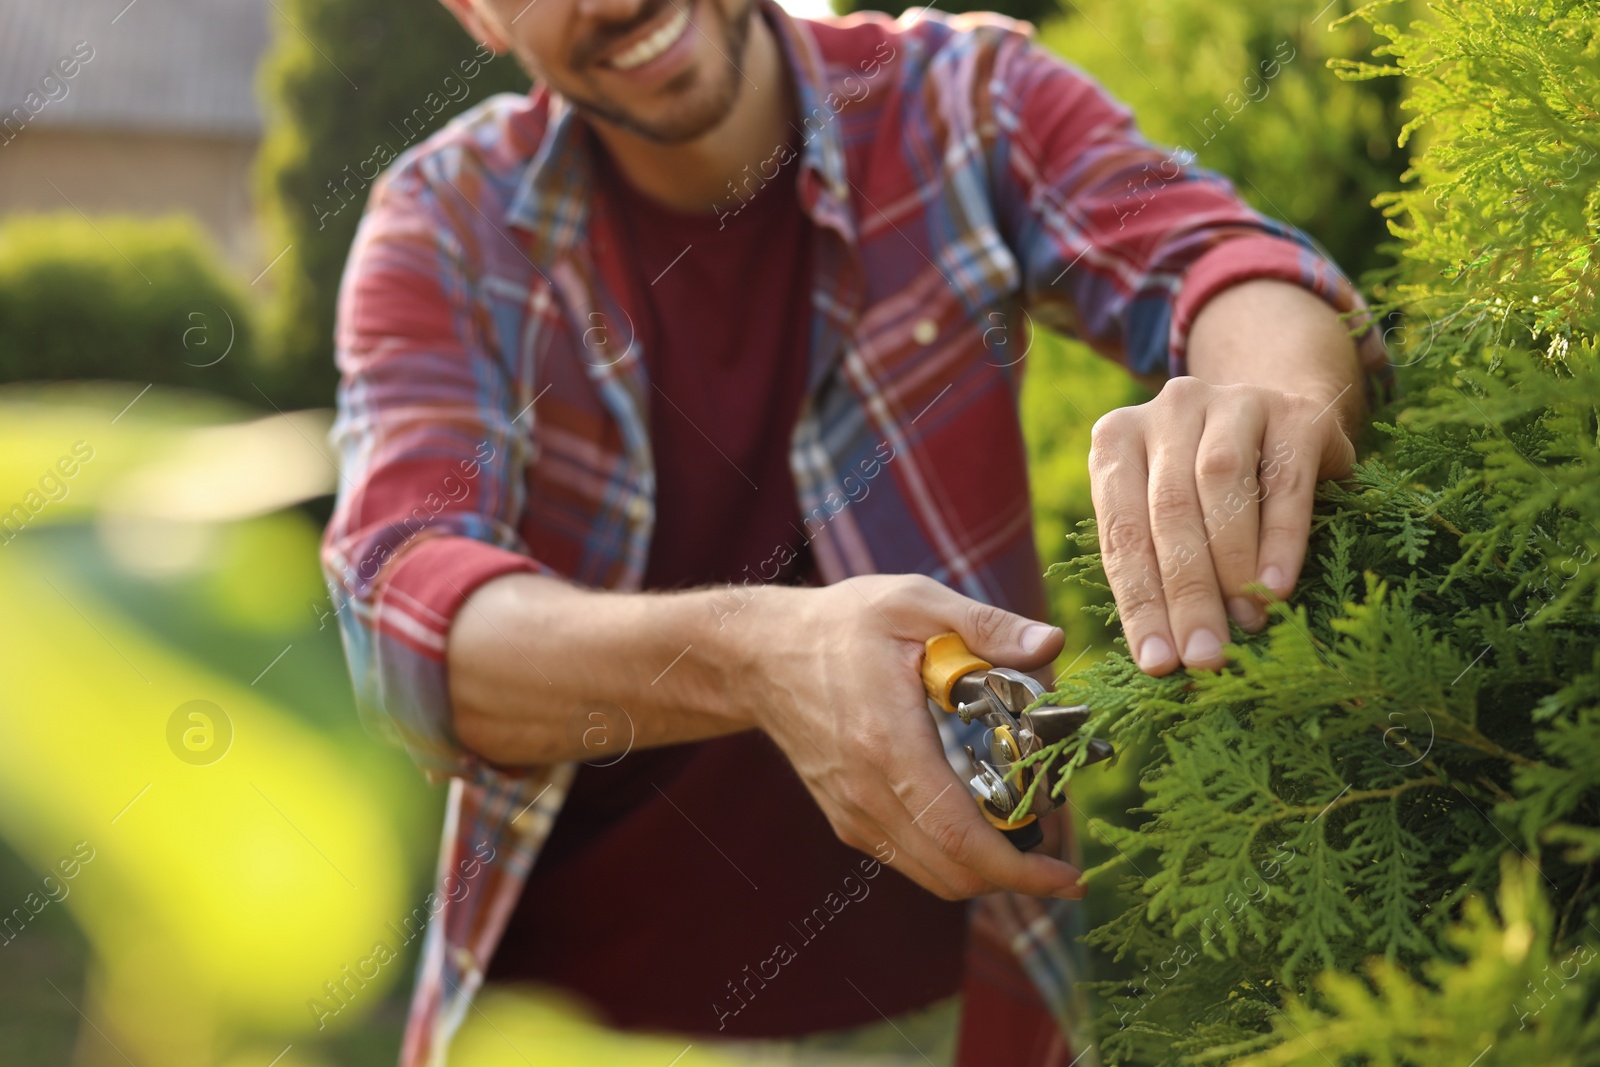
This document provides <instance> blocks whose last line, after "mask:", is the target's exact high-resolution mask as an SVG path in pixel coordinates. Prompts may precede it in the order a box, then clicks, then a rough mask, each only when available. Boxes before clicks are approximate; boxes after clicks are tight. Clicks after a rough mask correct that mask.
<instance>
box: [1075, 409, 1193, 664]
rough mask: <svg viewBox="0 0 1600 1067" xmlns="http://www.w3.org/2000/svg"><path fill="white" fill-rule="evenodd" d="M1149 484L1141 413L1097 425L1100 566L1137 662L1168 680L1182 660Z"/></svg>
mask: <svg viewBox="0 0 1600 1067" xmlns="http://www.w3.org/2000/svg"><path fill="white" fill-rule="evenodd" d="M1148 479H1149V476H1148V473H1147V471H1146V468H1145V440H1144V427H1143V420H1142V416H1141V413H1140V409H1137V408H1122V409H1120V410H1117V411H1113V412H1111V413H1110V414H1108V415H1106V416H1105V417H1103V418H1101V419H1100V420H1099V421H1098V422H1096V423H1095V424H1094V430H1093V432H1092V433H1091V434H1090V445H1089V493H1090V498H1091V500H1092V501H1093V504H1094V513H1095V516H1096V518H1097V519H1098V524H1097V525H1098V527H1099V534H1100V559H1101V563H1102V565H1103V566H1104V567H1105V571H1106V578H1107V580H1108V581H1109V583H1110V585H1111V594H1112V596H1113V597H1114V598H1115V599H1116V602H1117V615H1118V617H1120V618H1121V620H1122V629H1123V633H1124V635H1125V636H1126V638H1127V641H1128V649H1129V650H1130V651H1131V652H1132V653H1133V658H1134V659H1135V660H1136V661H1137V662H1138V664H1139V668H1140V669H1141V670H1143V671H1145V672H1146V673H1148V674H1166V673H1168V672H1169V671H1171V670H1173V668H1175V667H1177V665H1178V654H1177V650H1176V646H1175V645H1174V643H1173V639H1172V632H1171V630H1170V629H1169V628H1168V626H1167V607H1166V600H1165V598H1164V597H1163V595H1162V588H1161V565H1160V562H1159V560H1157V558H1156V550H1155V544H1154V542H1153V541H1152V540H1151V537H1150V509H1149V502H1148V499H1147V496H1148V488H1149V480H1148Z"/></svg>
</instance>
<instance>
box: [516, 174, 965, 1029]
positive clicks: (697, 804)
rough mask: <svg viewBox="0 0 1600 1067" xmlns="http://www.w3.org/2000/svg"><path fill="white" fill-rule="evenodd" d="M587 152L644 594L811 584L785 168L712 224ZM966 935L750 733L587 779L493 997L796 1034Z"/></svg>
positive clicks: (826, 1023) (958, 953) (939, 983)
mask: <svg viewBox="0 0 1600 1067" xmlns="http://www.w3.org/2000/svg"><path fill="white" fill-rule="evenodd" d="M594 147H595V155H596V157H597V160H598V166H597V171H598V173H599V179H598V180H599V181H600V183H601V185H602V187H603V190H604V192H603V195H602V196H600V197H597V198H596V200H595V203H596V205H597V207H600V206H601V205H603V204H606V203H609V204H610V205H611V206H612V209H613V210H615V211H617V213H618V216H619V221H620V222H621V223H622V224H623V225H622V227H621V228H620V231H619V232H623V233H626V234H628V236H629V240H630V258H631V261H632V263H633V265H634V271H633V275H634V277H633V284H634V285H635V287H636V293H637V295H638V296H639V297H640V299H639V300H638V301H636V302H634V306H636V307H642V308H645V309H647V314H648V316H649V319H650V321H647V322H642V323H637V324H635V328H636V329H637V331H638V337H639V341H640V343H641V344H642V345H643V346H644V358H645V362H646V366H647V367H648V369H649V374H650V379H651V382H652V394H653V395H652V398H651V400H652V402H651V409H650V419H651V429H650V436H651V445H652V448H653V451H654V455H655V464H656V486H657V490H656V527H655V534H654V538H653V540H652V542H651V549H650V560H649V565H648V567H647V570H646V578H645V585H646V586H647V587H648V588H652V589H671V588H681V587H688V586H698V585H705V584H707V583H722V582H727V581H734V582H741V581H743V580H745V579H746V578H747V577H749V576H751V575H756V574H758V573H759V571H760V570H761V568H762V565H763V564H766V570H767V572H768V573H770V571H771V563H770V562H769V561H771V560H773V559H774V558H777V559H784V558H787V557H788V556H789V552H779V551H778V549H779V548H780V546H786V547H787V548H788V549H789V550H791V551H792V552H793V553H794V559H793V560H792V562H791V563H790V564H789V565H788V566H787V567H785V568H784V570H783V573H781V574H780V575H779V578H778V579H777V580H778V581H785V582H801V583H811V582H814V581H815V575H814V564H813V562H812V558H811V554H810V552H809V550H808V549H807V547H806V535H805V531H804V527H803V526H802V525H801V524H800V514H799V507H798V504H797V503H796V497H795V487H794V481H793V477H792V476H791V474H790V471H789V464H788V455H789V435H790V430H791V428H792V427H793V426H794V425H795V421H796V418H797V415H798V412H799V406H800V403H801V402H802V399H803V397H804V395H805V375H806V366H807V351H808V348H807V342H808V338H809V335H810V311H811V307H810V297H811V288H812V279H811V270H810V267H811V254H810V252H811V243H812V241H813V239H814V233H813V227H812V224H811V222H810V220H809V219H808V218H807V217H806V215H805V214H804V212H803V211H802V210H801V208H800V204H799V199H798V194H797V192H796V188H795V174H796V167H795V165H794V164H792V163H791V164H789V165H787V166H785V167H783V168H782V170H781V172H780V174H779V176H778V177H777V178H776V179H775V180H774V181H773V182H771V183H770V184H769V185H768V186H767V187H766V188H764V189H762V190H760V191H759V192H758V193H757V194H756V195H754V196H753V197H752V198H751V199H750V200H749V202H748V203H747V204H745V206H743V207H742V208H741V209H740V210H739V212H738V214H737V215H733V216H731V217H727V216H724V217H722V219H721V220H720V222H719V218H718V216H717V215H715V214H709V213H708V214H705V215H699V214H683V213H680V212H676V211H672V210H670V209H668V208H665V207H663V206H661V205H660V204H657V203H655V202H654V201H652V200H649V199H648V198H646V197H645V196H644V195H643V194H641V193H639V192H638V191H636V190H634V189H632V188H631V187H630V186H628V184H627V183H626V181H625V180H624V179H623V177H622V176H621V175H620V174H619V173H618V172H617V171H616V170H615V168H614V166H612V165H611V164H609V162H607V161H606V159H605V153H604V151H603V150H602V149H600V147H599V146H598V144H596V145H595V146H594ZM726 206H728V205H725V208H726ZM731 206H737V205H731ZM600 209H604V208H603V207H600ZM747 567H748V568H749V570H748V572H747V571H746V568H747ZM734 603H735V601H733V600H732V599H731V598H730V599H729V602H728V606H729V607H730V608H731V607H732V606H733V605H734ZM724 624H725V625H728V626H737V625H739V617H738V615H737V614H736V613H734V614H730V615H727V616H726V617H725V618H724ZM869 873H870V874H871V875H872V877H870V878H869V877H867V875H868V874H869ZM965 934H966V907H965V905H963V904H959V903H950V902H947V901H942V900H940V899H938V898H937V897H935V896H934V895H932V894H931V893H928V892H926V891H925V890H923V889H921V888H919V887H917V886H916V885H915V884H913V883H912V882H911V881H909V880H908V879H906V878H904V877H903V876H901V875H900V874H898V873H897V872H895V871H893V870H891V869H889V868H888V867H879V866H877V865H875V864H873V863H872V862H871V861H870V860H868V859H866V858H865V857H863V856H862V855H861V853H858V852H856V851H854V850H853V849H850V848H847V847H846V846H845V845H843V844H840V843H839V841H838V840H837V838H835V837H834V834H833V830H832V829H831V827H829V825H828V822H827V820H826V819H825V818H824V817H823V815H822V812H821V811H820V810H819V809H818V808H817V806H816V803H815V801H813V800H812V799H811V796H810V794H809V793H808V792H807V791H806V788H805V786H804V785H802V784H801V782H800V779H799V777H798V776H797V775H796V774H795V772H794V770H793V769H792V768H791V767H790V766H789V764H788V762H787V761H786V760H785V759H784V757H783V755H782V753H781V752H780V751H779V750H778V748H777V746H776V745H775V744H773V743H772V741H771V740H770V739H769V738H768V737H767V736H766V735H765V734H763V733H760V732H759V731H753V730H752V731H746V732H744V733H740V734H735V735H732V736H729V737H722V738H716V739H713V740H709V741H702V742H697V743H692V744H682V745H669V746H666V747H662V748H655V749H648V750H636V751H632V752H629V753H628V755H626V756H625V757H623V758H622V759H621V760H619V761H617V762H616V763H615V764H613V765H612V766H608V767H601V766H590V765H584V766H582V767H580V769H579V770H578V773H577V776H576V779H575V781H574V783H573V786H572V789H571V792H570V794H569V795H568V798H567V801H566V804H565V806H564V807H563V808H562V811H561V815H560V817H559V818H558V819H557V820H556V825H555V828H554V830H553V831H552V832H551V835H550V839H549V841H548V842H547V843H546V845H545V847H544V851H543V852H542V853H541V854H540V856H539V859H538V862H536V863H535V864H534V867H533V871H532V874H531V875H530V876H529V879H528V883H527V887H526V888H525V889H524V890H523V894H522V897H521V899H520V900H519V902H518V904H517V907H516V909H515V911H514V912H513V913H512V916H511V919H510V922H509V925H508V928H507V930H506V935H505V938H504V940H503V941H502V942H501V943H500V946H499V949H498V951H497V952H496V953H495V956H494V959H493V961H492V962H491V964H490V967H489V972H488V978H489V980H490V981H503V980H523V979H526V980H533V981H539V982H545V983H549V984H552V985H556V986H559V987H562V988H564V989H566V990H569V991H571V992H574V993H577V994H579V995H581V996H582V997H584V998H586V999H587V1000H589V1001H591V1002H592V1004H593V1006H594V1007H596V1008H598V1009H599V1010H600V1011H601V1012H602V1013H603V1014H604V1015H605V1016H606V1018H607V1020H608V1021H609V1022H610V1023H611V1024H612V1025H614V1026H619V1027H623V1028H638V1029H664V1030H672V1031H678V1032H682V1033H689V1034H695V1033H707V1034H722V1035H724V1036H738V1037H747V1038H750V1037H784V1036H791V1035H795V1034H801V1033H809V1032H814V1031H820V1030H831V1029H838V1028H842V1027H848V1026H858V1025H861V1024H864V1023H869V1022H877V1021H879V1019H880V1018H881V1016H880V1014H879V1012H880V1010H881V1011H882V1012H886V1013H888V1014H890V1015H893V1014H895V1013H897V1012H902V1011H909V1010H911V1009H913V1008H917V1007H921V1006H923V1005H926V1004H929V1003H931V1002H933V1001H935V1000H938V999H940V998H942V997H946V996H950V995H953V994H954V993H956V992H957V990H958V989H959V987H960V984H961V969H962V952H963V948H964V945H965ZM852 983H854V986H852ZM869 998H870V1002H869Z"/></svg>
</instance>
